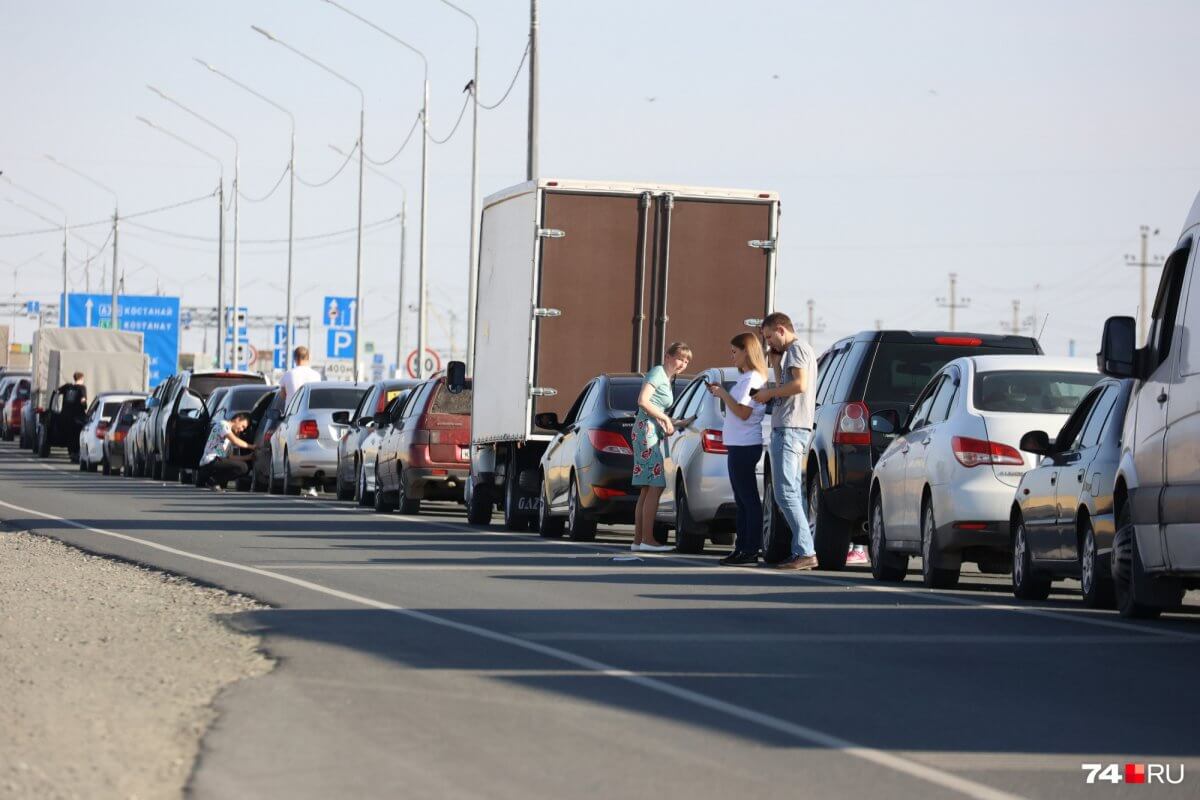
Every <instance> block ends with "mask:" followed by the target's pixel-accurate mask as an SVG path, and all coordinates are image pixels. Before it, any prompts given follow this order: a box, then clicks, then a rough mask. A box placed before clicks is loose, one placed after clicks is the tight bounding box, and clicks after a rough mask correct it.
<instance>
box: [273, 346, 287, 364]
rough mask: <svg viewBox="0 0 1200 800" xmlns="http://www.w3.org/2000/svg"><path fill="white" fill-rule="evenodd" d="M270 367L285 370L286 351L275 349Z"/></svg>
mask: <svg viewBox="0 0 1200 800" xmlns="http://www.w3.org/2000/svg"><path fill="white" fill-rule="evenodd" d="M271 366H272V367H274V368H275V369H287V351H286V350H281V349H280V348H278V347H276V348H275V350H274V351H273V358H272V359H271Z"/></svg>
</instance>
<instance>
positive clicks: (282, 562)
mask: <svg viewBox="0 0 1200 800" xmlns="http://www.w3.org/2000/svg"><path fill="white" fill-rule="evenodd" d="M0 518H2V519H4V520H5V521H7V522H8V523H10V524H12V525H15V526H17V527H20V528H25V529H30V530H34V531H37V532H40V533H44V534H47V535H50V536H54V537H57V538H60V539H62V540H64V541H67V542H69V543H71V544H75V545H78V546H81V547H84V548H86V549H88V550H92V551H96V552H100V553H106V554H112V555H115V556H119V557H122V558H126V559H130V560H134V561H137V562H141V563H145V564H149V565H152V566H155V567H158V568H162V569H166V570H170V571H173V572H177V573H181V574H184V575H188V576H191V577H194V578H196V579H199V580H201V581H205V582H208V583H212V584H216V585H219V586H222V587H225V588H228V589H231V590H234V591H238V592H244V593H247V594H250V595H253V596H255V597H257V598H259V599H261V600H263V601H265V602H266V603H269V604H271V605H272V606H273V610H270V611H265V612H257V613H251V614H245V615H242V616H241V617H239V618H238V619H236V620H235V623H236V624H238V625H240V626H242V627H244V628H245V629H248V630H253V631H256V632H258V633H260V634H261V635H262V636H264V637H265V645H266V647H267V649H268V650H269V651H270V652H271V654H272V655H274V656H275V657H276V658H278V659H279V660H280V665H279V667H278V668H277V669H276V670H275V672H274V673H272V674H271V675H270V676H268V677H266V678H262V679H257V680H253V681H249V682H245V683H242V684H239V685H237V686H236V687H235V688H233V689H232V690H230V691H228V692H226V693H225V694H224V695H223V697H222V698H221V700H220V707H219V711H220V718H219V719H218V722H217V724H216V726H215V727H214V728H213V729H212V730H211V731H210V732H209V734H208V736H207V737H206V740H205V743H204V749H203V753H202V757H201V761H200V763H199V765H198V766H197V770H196V773H195V775H194V779H193V783H192V793H193V795H194V796H195V797H196V798H201V799H202V800H206V799H207V798H230V797H237V798H268V797H270V798H276V797H289V798H322V799H324V798H329V797H405V798H458V797H464V798H488V799H489V800H491V799H492V798H515V799H518V800H529V798H579V797H597V798H606V799H607V798H627V797H628V798H643V797H646V798H649V797H654V798H677V797H679V798H688V800H703V799H704V798H721V799H722V800H724V799H725V798H730V797H737V798H739V800H743V799H745V798H759V797H761V798H781V797H789V798H790V797H821V798H830V797H854V798H873V797H877V798H920V799H921V800H925V799H926V798H938V797H963V796H966V797H975V798H1001V797H1013V796H1019V797H1043V798H1065V797H1095V796H1097V795H1098V794H1100V795H1105V796H1149V795H1154V796H1189V797H1194V796H1197V793H1198V791H1200V790H1198V788H1197V787H1200V734H1198V733H1197V729H1196V719H1197V712H1198V711H1200V690H1198V688H1197V687H1198V685H1200V680H1198V676H1200V671H1198V667H1200V615H1197V614H1194V613H1182V614H1176V615H1171V616H1170V617H1166V618H1164V619H1163V620H1161V621H1158V622H1155V623H1126V622H1123V621H1121V620H1119V619H1118V618H1117V617H1116V615H1115V614H1114V613H1103V612H1090V611H1087V610H1085V609H1084V608H1083V607H1082V606H1081V604H1080V603H1079V602H1078V600H1077V598H1076V596H1075V594H1073V591H1074V590H1075V587H1074V585H1067V586H1064V587H1063V589H1062V590H1061V591H1060V592H1058V593H1056V594H1055V595H1053V596H1052V599H1051V601H1050V602H1048V603H1044V604H1041V605H1036V606H1034V605H1022V604H1018V603H1016V602H1015V601H1014V600H1013V598H1012V596H1011V594H1010V593H1009V590H1008V585H1007V577H1005V576H998V577H990V576H981V575H976V574H972V575H966V576H964V583H963V586H962V588H961V589H959V590H956V591H952V592H934V591H927V590H925V589H923V588H920V587H919V586H918V579H917V578H916V576H915V573H914V574H913V575H910V578H909V583H908V584H907V585H905V586H902V587H886V586H883V585H880V584H877V583H875V582H874V581H873V580H872V579H871V576H870V573H869V572H867V571H865V570H852V571H848V572H844V573H837V574H834V573H821V572H817V573H812V574H797V573H789V574H780V573H776V572H772V571H768V570H762V569H723V568H719V567H717V566H716V565H715V555H716V554H713V555H706V556H696V557H689V556H676V555H672V554H666V555H664V556H657V555H643V556H641V560H639V561H635V562H626V561H613V560H612V559H613V557H614V556H616V555H628V549H627V548H628V541H629V536H628V533H627V532H622V531H602V532H601V539H600V540H599V541H597V542H595V543H586V544H584V543H579V544H576V543H570V542H551V541H544V540H542V539H539V538H538V537H537V536H536V535H521V534H510V533H507V532H504V531H502V530H501V529H500V528H498V527H495V526H494V527H492V528H490V529H482V528H472V527H469V526H467V525H466V524H464V522H463V516H462V515H461V514H460V513H458V510H457V508H456V507H454V506H449V505H443V506H438V507H437V508H434V509H432V510H431V511H430V512H429V513H427V514H423V515H421V516H415V517H403V516H398V515H388V516H381V515H376V514H374V513H373V512H371V511H367V510H359V509H356V508H354V507H353V506H352V505H350V504H344V503H336V502H332V501H328V500H309V499H299V498H283V497H268V496H262V495H244V494H237V493H229V494H224V495H215V494H212V493H209V492H201V491H198V490H196V489H193V488H188V487H183V486H178V485H164V484H162V483H158V482H151V481H142V480H136V481H135V480H129V479H124V478H116V477H110V478H105V477H103V476H100V475H98V474H96V475H93V474H83V473H80V472H78V471H77V470H76V469H75V467H73V466H72V465H70V464H68V463H66V461H65V460H63V459H52V460H50V461H38V460H35V459H33V458H30V457H28V456H27V455H26V454H25V453H23V452H19V451H17V450H15V449H14V448H12V447H11V446H10V445H3V446H0ZM1189 601H1190V602H1192V603H1193V606H1194V604H1195V603H1194V601H1195V598H1194V596H1189ZM147 657H148V658H152V657H153V654H147ZM1126 762H1161V763H1167V764H1170V765H1172V769H1173V770H1175V772H1174V773H1173V774H1174V775H1175V776H1177V775H1178V765H1179V764H1181V763H1182V764H1184V765H1185V780H1184V783H1183V784H1182V785H1180V786H1174V787H1171V786H1154V787H1133V786H1128V787H1127V786H1120V787H1114V786H1111V785H1107V784H1101V785H1094V786H1089V785H1087V784H1086V783H1085V777H1086V775H1085V772H1084V771H1083V770H1082V769H1081V764H1083V763H1102V764H1107V763H1119V764H1122V765H1123V764H1124V763H1126Z"/></svg>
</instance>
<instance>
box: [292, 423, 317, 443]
mask: <svg viewBox="0 0 1200 800" xmlns="http://www.w3.org/2000/svg"><path fill="white" fill-rule="evenodd" d="M320 437H321V430H320V428H318V427H317V421H316V420H315V419H306V420H304V421H302V422H301V423H300V431H299V433H297V434H296V438H297V439H319V438H320Z"/></svg>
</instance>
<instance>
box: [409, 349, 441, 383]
mask: <svg viewBox="0 0 1200 800" xmlns="http://www.w3.org/2000/svg"><path fill="white" fill-rule="evenodd" d="M404 366H405V369H407V370H408V376H409V377H410V378H415V377H417V351H416V350H413V351H412V352H411V353H409V354H408V358H406V359H404ZM423 366H424V367H425V375H426V377H428V376H430V375H432V374H433V373H435V372H438V371H440V370H441V368H442V357H441V356H440V355H438V353H437V351H436V350H431V349H430V348H428V347H426V348H425V363H424V364H423Z"/></svg>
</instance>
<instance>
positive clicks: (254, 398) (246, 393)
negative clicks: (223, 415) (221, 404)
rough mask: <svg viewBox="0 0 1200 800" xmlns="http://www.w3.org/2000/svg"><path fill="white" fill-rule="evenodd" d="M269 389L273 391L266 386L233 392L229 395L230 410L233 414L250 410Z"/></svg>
mask: <svg viewBox="0 0 1200 800" xmlns="http://www.w3.org/2000/svg"><path fill="white" fill-rule="evenodd" d="M269 391H271V388H270V387H269V386H264V387H262V388H261V389H243V390H241V391H237V392H232V393H231V396H230V397H229V402H228V403H226V405H228V406H229V412H230V413H231V414H238V413H241V412H243V411H249V410H250V409H252V408H254V406H256V405H257V404H258V401H259V400H261V399H262V396H263V395H264V394H266V393H267V392H269Z"/></svg>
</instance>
